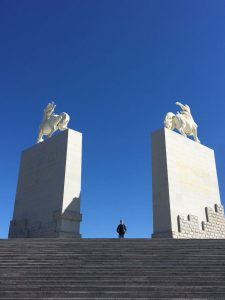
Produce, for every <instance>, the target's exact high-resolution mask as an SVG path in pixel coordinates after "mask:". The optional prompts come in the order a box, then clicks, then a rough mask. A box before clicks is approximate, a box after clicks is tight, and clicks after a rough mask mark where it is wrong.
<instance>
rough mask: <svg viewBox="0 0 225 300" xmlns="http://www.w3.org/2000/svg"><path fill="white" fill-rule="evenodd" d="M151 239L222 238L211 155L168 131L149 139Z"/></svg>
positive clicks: (223, 223) (223, 227)
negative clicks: (150, 158) (151, 197)
mask: <svg viewBox="0 0 225 300" xmlns="http://www.w3.org/2000/svg"><path fill="white" fill-rule="evenodd" d="M152 186H153V227H154V233H153V235H152V236H153V237H172V238H225V218H224V211H223V206H222V205H221V200H220V194H219V187H218V179H217V172H216V163H215V157H214V151H213V150H212V149H210V148H208V147H206V146H204V145H202V144H199V143H197V142H195V141H193V140H191V139H189V138H186V137H184V136H182V135H180V134H178V133H176V132H174V131H172V130H169V129H166V128H163V129H161V130H158V131H156V132H155V133H153V135H152Z"/></svg>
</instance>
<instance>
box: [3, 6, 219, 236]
mask: <svg viewBox="0 0 225 300" xmlns="http://www.w3.org/2000/svg"><path fill="white" fill-rule="evenodd" d="M50 100H54V101H55V102H56V104H57V107H56V113H60V112H62V111H66V112H67V113H69V114H70V116H71V121H70V123H69V125H70V128H72V129H75V130H78V131H81V132H82V133H83V169H82V172H83V174H82V203H81V212H82V214H83V222H82V225H81V233H82V235H83V237H115V236H116V234H115V227H116V225H117V223H118V221H119V219H120V218H123V219H124V220H125V223H126V225H127V227H128V233H127V237H150V234H151V233H152V202H151V201H152V196H151V193H152V189H151V147H150V133H151V132H153V131H155V130H157V129H159V128H161V127H163V119H164V115H165V113H166V112H168V111H172V112H176V111H177V110H178V107H176V106H175V104H174V103H175V102H176V101H177V100H180V101H181V102H184V103H187V104H189V105H190V107H191V109H192V113H193V116H194V118H195V120H196V122H197V123H198V125H199V138H200V140H201V141H202V143H203V144H204V145H206V146H208V147H210V148H213V149H214V150H215V154H216V161H217V170H218V177H219V184H220V192H221V199H222V201H225V185H224V180H225V151H224V149H225V138H224V137H225V133H224V128H225V124H224V119H225V118H224V116H225V1H224V0H217V1H212V0H210V1H207V0H203V1H201V0H187V1H185V0H183V1H180V0H178V1H175V0H170V1H168V0H165V1H160V0H156V1H151V0H136V1H134V0H113V1H105V0H85V1H84V0H82V1H78V0H77V1H76V0H66V1H63V0H61V1H58V0H54V1H53V0H40V1H28V0H26V1H24V0H20V1H17V0H15V1H13V0H10V1H9V0H1V1H0V101H1V106H0V107H1V113H0V115H1V128H0V130H1V147H0V157H1V181H0V237H1V238H5V237H7V233H8V227H9V222H10V219H11V218H12V213H13V206H14V199H15V191H16V184H17V176H18V168H19V160H20V153H21V151H22V150H23V149H25V148H28V147H30V146H31V145H33V144H34V143H35V141H36V138H37V132H38V126H39V123H40V121H41V119H42V112H43V108H44V107H45V106H46V104H47V103H48V102H49V101H50Z"/></svg>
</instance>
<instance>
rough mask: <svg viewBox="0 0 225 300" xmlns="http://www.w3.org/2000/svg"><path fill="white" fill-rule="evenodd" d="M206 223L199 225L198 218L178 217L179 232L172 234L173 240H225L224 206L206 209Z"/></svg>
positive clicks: (189, 216) (191, 216) (190, 216)
mask: <svg viewBox="0 0 225 300" xmlns="http://www.w3.org/2000/svg"><path fill="white" fill-rule="evenodd" d="M205 213H206V220H207V221H206V222H204V221H203V222H202V223H201V224H199V221H198V217H197V216H193V215H188V216H187V218H185V217H184V216H180V215H178V217H177V225H178V232H172V237H173V238H178V239H180V238H183V239H225V216H224V208H223V206H222V205H219V204H215V206H214V210H213V209H212V208H210V207H206V208H205Z"/></svg>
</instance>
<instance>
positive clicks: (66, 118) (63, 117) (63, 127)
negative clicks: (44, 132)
mask: <svg viewBox="0 0 225 300" xmlns="http://www.w3.org/2000/svg"><path fill="white" fill-rule="evenodd" d="M59 116H60V117H61V120H60V122H59V123H58V128H59V130H66V129H67V125H68V123H69V120H70V116H69V115H68V114H67V113H65V112H63V113H61V114H60V115H59Z"/></svg>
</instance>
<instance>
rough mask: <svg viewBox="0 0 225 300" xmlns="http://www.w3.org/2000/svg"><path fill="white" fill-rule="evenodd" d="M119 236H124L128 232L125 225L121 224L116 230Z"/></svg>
mask: <svg viewBox="0 0 225 300" xmlns="http://www.w3.org/2000/svg"><path fill="white" fill-rule="evenodd" d="M116 231H117V232H118V233H119V234H124V233H125V232H126V231H127V228H126V226H125V224H119V225H118V227H117V230H116Z"/></svg>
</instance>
